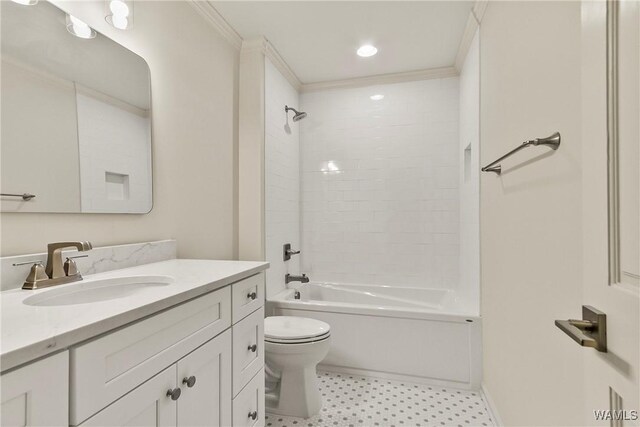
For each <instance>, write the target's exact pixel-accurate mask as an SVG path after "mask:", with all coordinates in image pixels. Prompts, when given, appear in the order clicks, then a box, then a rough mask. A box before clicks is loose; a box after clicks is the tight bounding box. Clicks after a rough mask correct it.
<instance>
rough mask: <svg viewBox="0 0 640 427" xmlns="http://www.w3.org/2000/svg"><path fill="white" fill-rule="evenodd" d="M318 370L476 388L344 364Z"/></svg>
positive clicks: (455, 382) (442, 385) (459, 387)
mask: <svg viewBox="0 0 640 427" xmlns="http://www.w3.org/2000/svg"><path fill="white" fill-rule="evenodd" d="M318 370H319V371H325V372H335V373H337V374H350V375H358V376H361V377H369V378H382V379H385V380H394V381H402V382H407V383H414V384H425V385H433V386H436V387H446V388H456V389H459V390H478V389H477V388H475V387H472V386H471V384H469V383H461V382H457V381H445V380H437V379H433V378H425V377H414V376H411V375H401V374H391V373H388V372H380V371H370V370H367V369H358V368H348V367H344V366H333V365H318Z"/></svg>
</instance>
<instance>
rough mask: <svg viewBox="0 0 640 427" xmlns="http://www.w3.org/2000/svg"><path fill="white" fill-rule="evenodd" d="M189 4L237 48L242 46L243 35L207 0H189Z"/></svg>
mask: <svg viewBox="0 0 640 427" xmlns="http://www.w3.org/2000/svg"><path fill="white" fill-rule="evenodd" d="M188 1H189V4H191V6H192V7H193V8H194V9H195V10H196V11H197V12H198V13H199V14H200V15H202V17H203V18H205V19H206V20H207V22H209V23H210V24H211V25H212V26H213V27H214V28H215V29H216V30H218V32H219V33H220V35H221V36H222V37H223V38H224V39H225V40H226V41H227V42H229V44H230V45H231V46H233V47H234V48H235V49H237V50H240V48H241V47H242V37H240V34H238V32H237V31H236V30H235V29H234V28H233V27H232V26H231V25H229V23H228V22H227V21H225V19H224V18H223V17H222V15H220V13H219V12H218V11H217V10H216V8H215V7H213V5H212V4H211V3H210V2H209V1H206V0H188Z"/></svg>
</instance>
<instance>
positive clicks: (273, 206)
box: [265, 58, 301, 297]
mask: <svg viewBox="0 0 640 427" xmlns="http://www.w3.org/2000/svg"><path fill="white" fill-rule="evenodd" d="M285 105H288V106H290V107H293V108H296V109H297V108H298V92H297V91H296V89H295V88H293V87H292V86H291V84H289V82H288V81H287V80H286V79H285V78H284V77H283V76H282V74H280V72H279V71H278V70H277V69H276V67H275V66H274V65H273V64H272V63H271V61H270V60H269V59H268V58H265V238H266V251H265V252H266V260H267V261H268V262H269V263H270V264H271V267H270V268H269V270H267V278H266V281H267V297H270V296H273V295H275V294H276V293H278V292H279V291H281V290H283V289H284V288H285V283H284V276H285V274H286V273H291V274H298V273H299V271H300V256H299V255H298V256H293V257H292V258H291V259H290V260H289V261H286V262H285V261H283V259H282V245H284V244H285V243H291V245H292V249H294V250H297V249H300V138H299V129H300V124H301V122H297V123H294V122H293V121H291V118H292V117H293V113H289V114H288V115H287V114H286V113H285V111H284V106H285Z"/></svg>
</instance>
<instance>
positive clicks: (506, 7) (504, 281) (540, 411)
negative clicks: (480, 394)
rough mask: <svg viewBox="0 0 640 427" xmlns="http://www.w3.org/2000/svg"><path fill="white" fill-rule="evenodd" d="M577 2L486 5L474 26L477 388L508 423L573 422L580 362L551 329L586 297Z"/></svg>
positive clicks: (578, 404) (578, 416) (579, 351)
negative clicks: (495, 168) (547, 141)
mask: <svg viewBox="0 0 640 427" xmlns="http://www.w3.org/2000/svg"><path fill="white" fill-rule="evenodd" d="M580 34H581V26H580V2H573V1H567V2H561V1H554V2H535V1H533V2H490V4H489V5H488V7H487V10H486V13H485V15H484V17H483V20H482V23H481V25H480V47H481V60H480V70H481V80H480V81H481V85H480V87H481V94H482V96H481V126H480V129H481V141H482V150H481V164H482V165H484V164H486V163H489V162H491V161H493V160H495V159H496V158H497V157H499V156H501V155H503V154H504V153H505V152H507V151H508V150H511V149H512V148H514V147H515V146H516V145H518V144H519V143H520V142H521V141H523V140H526V139H530V138H534V137H544V136H548V135H549V134H551V133H552V132H554V131H556V130H557V131H560V132H561V134H562V145H561V146H560V148H559V149H558V151H555V152H553V153H552V154H549V153H548V150H547V149H546V148H545V147H533V148H529V149H527V150H525V151H522V152H520V153H518V154H517V155H516V156H514V157H512V158H510V159H509V160H505V161H504V162H503V164H502V168H503V174H502V176H500V177H498V176H496V175H495V174H493V173H482V175H481V193H480V194H481V213H480V221H481V230H482V231H481V247H482V317H483V320H482V321H483V348H484V357H483V360H484V382H485V386H486V388H487V390H488V391H489V394H490V395H491V397H492V398H493V401H494V402H495V404H496V406H497V409H498V412H499V413H500V415H501V417H502V419H503V421H504V423H505V424H506V425H518V426H522V425H531V426H533V425H536V426H541V425H555V426H560V425H562V426H567V425H581V424H582V423H583V417H582V410H583V407H582V400H583V398H584V394H583V391H582V390H583V385H584V384H583V382H584V381H583V375H584V373H583V356H584V354H585V353H584V352H585V351H588V350H585V349H584V348H582V347H580V346H579V345H576V343H575V342H573V341H572V340H571V339H570V338H569V337H567V336H566V335H565V334H564V333H562V332H561V331H560V330H559V329H558V328H556V327H555V326H554V319H567V318H571V317H579V316H580V306H579V303H576V302H578V301H580V300H581V293H582V272H581V267H582V265H581V252H582V224H581V218H582V213H581V198H582V197H581V192H582V187H581V173H582V171H581V155H582V150H581V135H580V110H581V101H580V82H581V79H580V75H581V69H580V43H581V42H580Z"/></svg>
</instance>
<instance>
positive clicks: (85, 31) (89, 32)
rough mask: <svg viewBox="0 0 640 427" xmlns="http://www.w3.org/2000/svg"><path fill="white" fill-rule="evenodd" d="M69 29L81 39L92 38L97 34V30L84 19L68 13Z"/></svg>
mask: <svg viewBox="0 0 640 427" xmlns="http://www.w3.org/2000/svg"><path fill="white" fill-rule="evenodd" d="M67 31H69V32H70V33H71V34H73V35H74V36H76V37H80V38H81V39H92V38H94V37H95V36H96V32H95V31H94V30H93V28H91V27H90V26H89V25H87V24H86V23H85V22H84V21H81V20H79V19H78V18H76V17H75V16H73V15H69V14H67Z"/></svg>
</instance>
